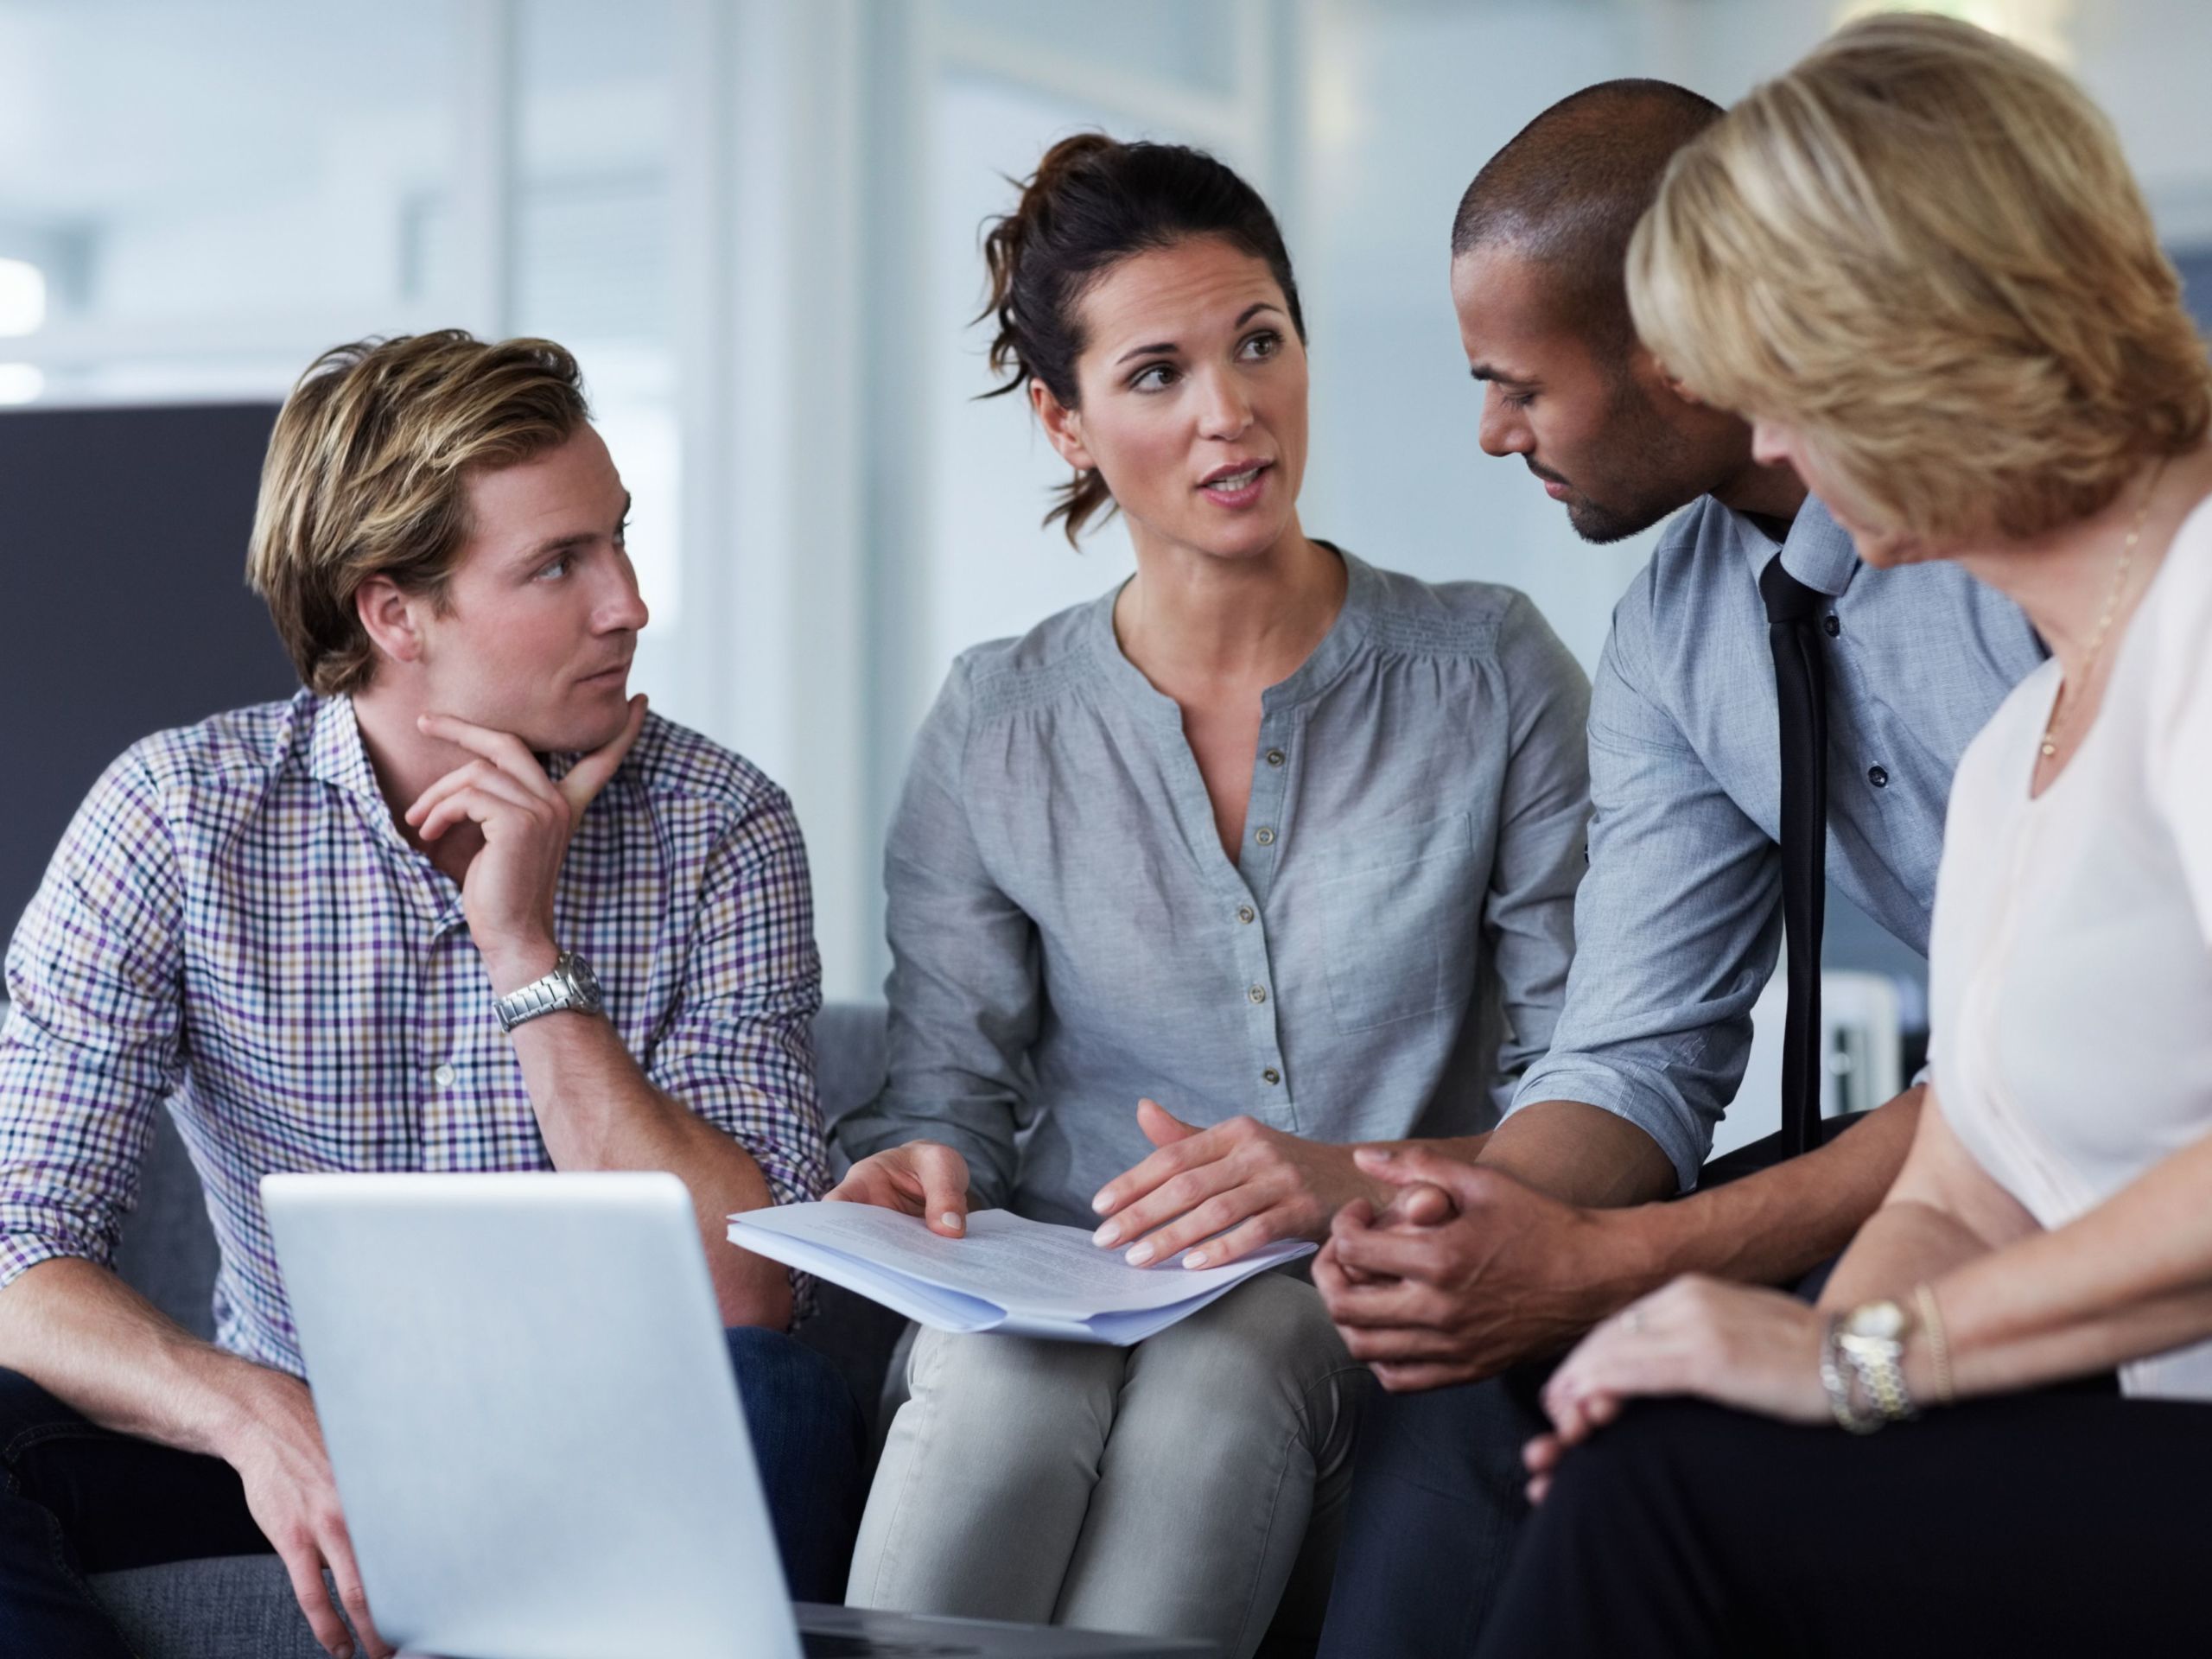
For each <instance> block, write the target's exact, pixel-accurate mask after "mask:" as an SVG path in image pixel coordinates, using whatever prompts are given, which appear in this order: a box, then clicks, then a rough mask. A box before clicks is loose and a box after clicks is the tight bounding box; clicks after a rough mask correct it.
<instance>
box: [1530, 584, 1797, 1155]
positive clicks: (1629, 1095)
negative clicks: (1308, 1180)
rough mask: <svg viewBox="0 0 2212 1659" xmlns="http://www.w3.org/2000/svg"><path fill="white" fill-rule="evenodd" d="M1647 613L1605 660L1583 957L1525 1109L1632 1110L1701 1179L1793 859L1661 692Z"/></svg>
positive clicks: (1636, 617)
mask: <svg viewBox="0 0 2212 1659" xmlns="http://www.w3.org/2000/svg"><path fill="white" fill-rule="evenodd" d="M1648 619H1649V613H1648V611H1645V610H1643V609H1642V608H1640V607H1636V606H1634V605H1633V604H1632V603H1630V602H1624V605H1623V607H1622V610H1621V611H1620V613H1617V615H1616V617H1615V620H1614V626H1613V630H1612V632H1611V636H1610V637H1609V638H1608V639H1607V640H1606V644H1605V652H1604V654H1603V655H1602V656H1601V658H1599V664H1598V675H1597V679H1596V682H1595V683H1594V685H1593V687H1592V694H1591V710H1590V791H1591V800H1592V808H1593V812H1592V818H1591V823H1590V843H1589V845H1590V868H1589V870H1588V872H1587V874H1586V875H1585V876H1584V878H1583V880H1582V886H1581V890H1580V893H1579V894H1578V895H1577V898H1576V901H1575V910H1574V933H1575V957H1574V965H1573V969H1571V971H1570V972H1569V974H1568V976H1567V1001H1566V1006H1565V1007H1564V1008H1563V1009H1562V1011H1561V1013H1560V1019H1559V1023H1558V1026H1557V1028H1556V1030H1555V1031H1554V1036H1553V1041H1552V1046H1551V1052H1549V1053H1548V1055H1547V1056H1546V1057H1545V1058H1543V1059H1542V1060H1541V1061H1539V1062H1538V1063H1537V1064H1536V1065H1534V1066H1532V1067H1531V1068H1530V1069H1529V1072H1528V1073H1527V1075H1526V1076H1525V1077H1523V1078H1522V1082H1521V1086H1520V1088H1519V1089H1518V1090H1517V1091H1516V1094H1515V1096H1514V1109H1515V1110H1516V1111H1517V1110H1520V1109H1523V1108H1525V1107H1528V1106H1529V1105H1532V1104H1534V1103H1536V1102H1539V1101H1546V1100H1576V1101H1582V1102H1585V1103H1588V1104H1590V1105H1592V1106H1597V1107H1600V1108H1602V1109H1605V1110H1606V1111H1609V1112H1612V1113H1614V1114H1616V1115H1618V1116H1621V1117H1624V1118H1626V1119H1627V1120H1628V1121H1629V1122H1631V1123H1634V1124H1636V1125H1637V1127H1638V1128H1642V1129H1643V1130H1644V1132H1645V1133H1647V1134H1648V1135H1650V1136H1651V1137H1652V1139H1653V1140H1655V1141H1657V1142H1658V1143H1659V1145H1660V1147H1661V1148H1662V1150H1663V1151H1664V1152H1665V1153H1666V1154H1667V1156H1668V1158H1669V1160H1670V1161H1671V1162H1672V1163H1673V1164H1674V1166H1675V1173H1676V1175H1677V1177H1678V1178H1679V1179H1680V1180H1681V1185H1683V1186H1684V1187H1685V1188H1688V1187H1689V1186H1691V1185H1694V1184H1695V1182H1696V1180H1697V1174H1698V1170H1699V1167H1700V1165H1701V1164H1702V1163H1703V1162H1704V1160H1705V1157H1706V1154H1707V1152H1708V1151H1709V1150H1710V1149H1711V1147H1712V1144H1713V1127H1714V1125H1715V1124H1716V1123H1718V1122H1719V1119H1720V1116H1721V1114H1722V1113H1723V1111H1724V1110H1725V1109H1726V1106H1727V1103H1728V1102H1729V1101H1730V1100H1731V1099H1732V1097H1733V1096H1734V1094H1735V1091H1736V1088H1737V1085H1738V1084H1739V1083H1740V1082H1741V1081H1742V1079H1743V1074H1744V1067H1745V1063H1746V1062H1747V1060H1748V1059H1749V1058H1750V1054H1751V1005H1752V1003H1753V1002H1754V1001H1757V1000H1758V995H1759V992H1760V990H1761V988H1763V987H1764V985H1765V983H1766V982H1767V979H1768V978H1769V976H1770V975H1771V974H1772V972H1773V970H1774V964H1775V959H1776V957H1777V952H1778V951H1779V950H1780V947H1781V937H1782V922H1781V906H1780V903H1779V893H1780V886H1779V883H1780V862H1779V855H1778V854H1777V851H1776V849H1775V847H1774V844H1773V842H1771V841H1770V840H1769V839H1768V837H1767V836H1766V834H1765V832H1764V830H1762V829H1760V828H1759V826H1758V824H1756V823H1753V822H1752V821H1751V819H1750V818H1748V817H1745V814H1744V812H1743V811H1742V810H1741V809H1740V808H1738V806H1737V805H1736V804H1735V803H1734V802H1733V801H1732V799H1730V798H1729V796H1728V794H1727V792H1726V791H1725V790H1724V789H1722V787H1721V786H1720V785H1719V782H1718V781H1717V780H1716V779H1714V778H1713V774H1712V773H1711V772H1710V771H1709V770H1708V769H1707V766H1706V765H1705V763H1704V762H1703V761H1702V760H1700V758H1699V756H1698V754H1697V753H1696V752H1695V750H1694V748H1693V747H1691V746H1690V745H1689V744H1688V742H1687V741H1685V739H1684V737H1683V735H1682V733H1681V728H1680V726H1679V724H1678V722H1677V721H1675V719H1674V718H1673V717H1672V716H1671V715H1669V713H1668V712H1667V710H1666V709H1665V708H1664V707H1663V706H1662V703H1661V702H1660V700H1659V699H1658V698H1657V696H1656V695H1654V693H1653V692H1652V691H1651V690H1649V688H1650V687H1651V686H1653V685H1654V683H1655V682H1654V680H1653V679H1652V677H1651V675H1650V671H1649V647H1650V645H1651V644H1652V642H1651V640H1650V639H1649V620H1648Z"/></svg>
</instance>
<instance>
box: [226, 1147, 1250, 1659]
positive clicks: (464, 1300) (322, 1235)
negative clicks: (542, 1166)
mask: <svg viewBox="0 0 2212 1659" xmlns="http://www.w3.org/2000/svg"><path fill="white" fill-rule="evenodd" d="M261 1192H262V1201H263V1203H264V1205H265V1207H266V1209H267V1211H268V1215H269V1225H270V1231H271V1233H272V1234H273V1235H274V1236H275V1238H276V1243H277V1259H278V1262H279V1265H280V1266H281V1267H282V1268H283V1275H284V1286H285V1289H286V1291H287V1293H288V1294H289V1298H290V1300H291V1306H292V1317H293V1319H294V1321H295V1323H296V1325H297V1327H298V1330H299V1336H300V1347H301V1351H302V1353H303V1354H304V1355H305V1357H306V1359H307V1367H308V1383H309V1384H310V1386H311V1387H312V1388H313V1389H314V1390H315V1411H316V1414H317V1415H318V1416H319V1417H320V1418H321V1423H322V1432H323V1438H324V1440H325V1442H326V1443H327V1446H328V1447H329V1451H330V1461H331V1466H332V1469H333V1470H334V1472H335V1473H336V1475H337V1478H338V1493H339V1497H340V1502H341V1503H343V1504H344V1505H345V1510H346V1523H347V1527H348V1529H349V1530H350V1532H351V1534H352V1535H353V1548H354V1552H355V1554H356V1555H357V1557H358V1558H359V1562H360V1567H361V1575H362V1579H363V1581H364V1584H365V1587H366V1589H367V1591H368V1596H369V1605H370V1607H371V1608H372V1610H373V1611H374V1613H375V1616H376V1620H377V1625H378V1629H379V1630H381V1631H382V1632H383V1634H384V1636H385V1638H386V1639H387V1640H389V1641H391V1642H395V1643H398V1644H400V1645H401V1646H402V1647H404V1648H406V1649H410V1650H411V1651H417V1652H425V1653H435V1654H442V1655H451V1656H455V1659H603V1656H607V1655H619V1654H639V1655H648V1654H650V1655H670V1656H688V1659H800V1656H802V1655H805V1656H817V1655H829V1654H852V1655H871V1654H932V1655H953V1654H976V1655H988V1656H993V1659H1014V1656H1032V1655H1033V1656H1040V1659H1044V1656H1051V1659H1058V1656H1077V1655H1083V1656H1098V1659H1108V1656H1112V1659H1139V1656H1153V1655H1157V1656H1168V1655H1175V1656H1198V1655H1203V1654H1206V1653H1210V1652H1211V1651H1212V1649H1211V1646H1210V1645H1209V1644H1207V1643H1178V1642H1173V1641H1168V1640H1165V1639H1163V1638H1159V1637H1115V1636H1105V1635H1100V1634H1096V1633H1093V1632H1089V1631H1082V1630H1059V1629H1048V1628H1042V1627H1034V1628H1033V1627H1027V1626H1018V1625H1008V1624H983V1623H977V1622H975V1621H969V1620H961V1619H941V1618H920V1617H911V1616H906V1615H898V1614H886V1613H877V1612H868V1611H860V1610H857V1609H847V1608H842V1607H815V1606H801V1607H796V1608H795V1607H794V1606H793V1605H792V1603H791V1599H790V1595H789V1592H787V1591H786V1589H785V1584H784V1576H783V1568H782V1566H781V1564H780V1562H779V1560H778V1558H777V1554H776V1543H775V1535H774V1531H773V1529H772V1526H771V1523H770V1521H769V1517H768V1509H767V1503H766V1498H765V1497H763V1496H762V1493H761V1489H760V1478H759V1476H758V1474H757V1473H756V1472H755V1470H754V1466H753V1449H752V1445H751V1442H750V1441H749V1440H747V1436H746V1432H745V1418H744V1414H743V1413H742V1411H741V1408H740V1407H739V1405H738V1398H737V1386H736V1383H735V1382H734V1379H733V1377H732V1376H731V1374H730V1364H729V1353H728V1348H727V1347H726V1346H725V1344H724V1342H723V1339H722V1333H721V1319H720V1318H719V1317H718V1315H717V1313H716V1310H715V1299H714V1292H713V1289H712V1287H711V1286H710V1285H709V1281H708V1276H707V1264H706V1260H705V1257H704V1255H703V1254H702V1249H701V1245H700V1241H699V1232H698V1226H697V1223H696V1220H695V1218H694V1216H693V1213H692V1209H691V1203H690V1197H689V1195H688V1194H687V1193H686V1192H685V1190H684V1187H683V1184H682V1183H681V1182H679V1181H678V1180H677V1179H676V1178H675V1177H674V1176H672V1175H666V1174H637V1175H550V1174H547V1175H270V1176H267V1177H264V1179H263V1181H262V1183H261ZM976 1547H977V1548H982V1549H988V1548H990V1541H989V1540H988V1539H980V1538H979V1539H977V1540H976Z"/></svg>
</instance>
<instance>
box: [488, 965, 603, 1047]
mask: <svg viewBox="0 0 2212 1659" xmlns="http://www.w3.org/2000/svg"><path fill="white" fill-rule="evenodd" d="M492 1007H493V1012H495V1013H496V1014H498V1015H499V1029H500V1030H501V1031H512V1030H513V1029H514V1028H515V1027H517V1026H519V1025H521V1024H523V1023H524V1021H525V1020H535V1019H537V1016H538V1015H540V1014H555V1013H557V1012H559V1011H560V1010H561V1009H563V1008H574V1009H575V1011H576V1012H577V1013H579V1014H601V1013H603V1012H605V1010H606V1007H607V999H606V998H605V997H604V996H603V995H601V992H600V988H599V976H598V975H597V974H594V972H592V970H591V963H588V962H586V961H585V960H584V959H583V958H582V957H580V956H578V955H577V954H576V953H575V951H573V950H563V952H562V953H561V955H560V957H559V958H558V959H557V960H556V962H555V963H554V964H553V971H552V972H551V973H550V974H548V975H546V976H545V977H544V978H543V979H533V980H531V982H530V983H529V984H527V985H524V986H522V987H521V988H518V989H516V990H512V991H509V992H508V993H507V994H506V995H505V996H503V997H501V998H500V999H499V1001H496V1002H494V1003H493V1004H492Z"/></svg>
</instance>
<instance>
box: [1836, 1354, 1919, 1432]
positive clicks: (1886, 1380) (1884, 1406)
mask: <svg viewBox="0 0 2212 1659" xmlns="http://www.w3.org/2000/svg"><path fill="white" fill-rule="evenodd" d="M1841 1345H1842V1348H1843V1357H1844V1358H1845V1359H1846V1360H1847V1362H1848V1363H1850V1364H1851V1366H1852V1367H1853V1369H1854V1370H1857V1371H1858V1373H1859V1383H1860V1384H1861V1385H1862V1386H1863V1387H1864V1388H1865V1389H1866V1394H1867V1397H1868V1398H1870V1399H1871V1400H1872V1401H1873V1402H1874V1409H1875V1410H1876V1411H1877V1412H1878V1413H1879V1414H1880V1415H1881V1420H1882V1421H1884V1422H1885V1423H1896V1422H1902V1421H1904V1419H1906V1418H1908V1417H1916V1416H1918V1415H1919V1412H1918V1410H1917V1409H1916V1408H1915V1407H1914V1405H1913V1403H1912V1391H1911V1390H1910V1389H1908V1388H1906V1386H1905V1381H1904V1363H1903V1361H1904V1344H1903V1343H1898V1342H1873V1341H1869V1340H1867V1339H1866V1338H1857V1337H1852V1336H1849V1335H1846V1336H1845V1337H1843V1338H1841Z"/></svg>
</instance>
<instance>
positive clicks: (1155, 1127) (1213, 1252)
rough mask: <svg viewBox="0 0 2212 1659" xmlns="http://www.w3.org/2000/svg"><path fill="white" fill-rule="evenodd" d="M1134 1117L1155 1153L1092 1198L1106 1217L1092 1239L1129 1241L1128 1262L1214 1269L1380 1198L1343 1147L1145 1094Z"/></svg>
mask: <svg viewBox="0 0 2212 1659" xmlns="http://www.w3.org/2000/svg"><path fill="white" fill-rule="evenodd" d="M1137 1124H1138V1127H1139V1128H1142V1129H1143V1131H1144V1133H1145V1138H1146V1139H1147V1140H1148V1141H1151V1142H1152V1144H1153V1145H1154V1146H1155V1147H1158V1148H1159V1150H1158V1151H1157V1152H1154V1154H1152V1155H1151V1156H1150V1157H1149V1158H1147V1159H1146V1160H1144V1161H1143V1162H1142V1163H1141V1164H1139V1165H1138V1166H1136V1167H1135V1169H1132V1170H1130V1171H1129V1172H1128V1173H1127V1174H1123V1175H1117V1176H1116V1177H1115V1178H1114V1179H1112V1180H1110V1181H1109V1182H1107V1183H1106V1185H1104V1186H1103V1187H1101V1188H1100V1189H1099V1190H1098V1195H1097V1197H1096V1198H1093V1199H1092V1200H1091V1207H1092V1208H1093V1209H1095V1210H1096V1211H1098V1212H1099V1214H1101V1215H1102V1216H1104V1217H1107V1219H1106V1222H1105V1224H1103V1226H1101V1227H1100V1228H1099V1229H1098V1230H1097V1232H1096V1234H1094V1235H1093V1238H1094V1240H1095V1241H1096V1243H1097V1244H1098V1245H1099V1247H1100V1248H1101V1249H1117V1248H1121V1247H1123V1246H1127V1247H1128V1255H1127V1257H1126V1259H1127V1261H1128V1263H1129V1265H1130V1266H1131V1267H1137V1268H1141V1267H1147V1266H1150V1265H1152V1264H1154V1263H1156V1262H1173V1261H1174V1260H1176V1259H1177V1258H1178V1257H1180V1258H1181V1261H1182V1265H1183V1266H1185V1267H1186V1268H1218V1267H1222V1266H1224V1265H1226V1264H1227V1263H1229V1262H1234V1261H1236V1260H1238V1259H1239V1258H1240V1257H1243V1256H1246V1255H1250V1254H1251V1253H1252V1252H1253V1251H1254V1250H1256V1249H1260V1248H1261V1247H1262V1245H1267V1244H1273V1243H1277V1242H1278V1241H1280V1240H1282V1239H1287V1238H1311V1239H1320V1238H1325V1237H1327V1236H1328V1232H1329V1218H1330V1217H1332V1216H1333V1215H1335V1214H1336V1212H1337V1211H1338V1209H1339V1208H1340V1207H1342V1206H1343V1205H1346V1204H1349V1203H1351V1201H1352V1200H1353V1199H1354V1198H1366V1199H1369V1200H1370V1202H1375V1203H1377V1204H1380V1203H1382V1202H1384V1201H1386V1200H1387V1194H1386V1193H1385V1192H1384V1190H1383V1188H1382V1187H1381V1186H1380V1185H1378V1184H1377V1183H1376V1182H1374V1181H1371V1180H1370V1179H1368V1178H1367V1177H1366V1176H1365V1175H1363V1173H1360V1171H1359V1169H1358V1167H1357V1166H1356V1165H1354V1163H1353V1162H1352V1157H1351V1154H1352V1149H1351V1147H1339V1146H1331V1145H1328V1144H1326V1143H1325V1142H1322V1141H1306V1140H1301V1139H1300V1137H1299V1136H1297V1135H1286V1134H1284V1133H1283V1132H1282V1131H1281V1130H1280V1129H1271V1128H1268V1127H1267V1126H1266V1125H1264V1124H1262V1123H1260V1122H1255V1120H1253V1119H1251V1118H1249V1117H1232V1118H1230V1120H1229V1121H1228V1122H1225V1123H1217V1124H1215V1125H1214V1126H1213V1127H1212V1128H1205V1129H1201V1128H1194V1127H1193V1126H1192V1125H1191V1124H1188V1123H1185V1122H1180V1121H1179V1120H1178V1119H1176V1118H1174V1117H1173V1116H1170V1115H1169V1114H1168V1112H1167V1110H1166V1108H1164V1107H1163V1106H1161V1105H1160V1103H1159V1102H1157V1101H1153V1100H1144V1101H1140V1102H1138V1103H1137ZM1217 1235H1218V1236H1217ZM1194 1245H1203V1246H1204V1248H1203V1249H1193V1248H1192V1247H1193V1246H1194Z"/></svg>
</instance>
